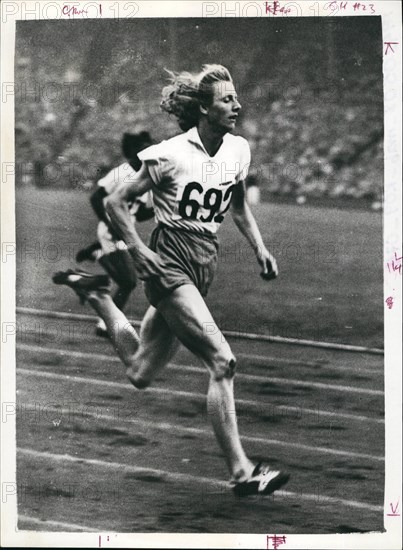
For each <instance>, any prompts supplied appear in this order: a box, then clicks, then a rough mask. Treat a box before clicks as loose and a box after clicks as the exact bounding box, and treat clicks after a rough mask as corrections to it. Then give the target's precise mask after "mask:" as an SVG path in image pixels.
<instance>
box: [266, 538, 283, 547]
mask: <svg viewBox="0 0 403 550" xmlns="http://www.w3.org/2000/svg"><path fill="white" fill-rule="evenodd" d="M266 542H267V548H278V547H279V546H281V545H282V544H285V542H286V538H285V536H284V535H281V536H280V535H267V537H266Z"/></svg>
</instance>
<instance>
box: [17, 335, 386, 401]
mask: <svg viewBox="0 0 403 550" xmlns="http://www.w3.org/2000/svg"><path fill="white" fill-rule="evenodd" d="M17 349H21V350H26V351H37V352H39V353H41V352H43V353H55V352H58V353H59V354H61V355H63V354H65V355H68V356H69V357H76V358H77V359H94V360H96V361H107V362H109V363H110V362H114V363H115V362H119V363H120V360H119V359H118V358H116V357H114V356H109V355H102V354H100V353H88V352H82V351H70V350H66V351H64V350H55V349H54V348H39V347H38V346H31V345H30V344H19V345H18V346H17ZM168 368H170V369H171V370H175V371H177V372H193V373H196V374H203V375H206V374H207V371H206V369H203V368H201V367H190V366H187V365H177V364H176V363H169V365H168ZM236 376H237V378H238V379H239V380H245V381H249V382H256V383H257V384H269V383H274V384H281V385H284V386H301V387H305V388H317V389H321V390H329V391H340V392H346V393H361V394H365V395H379V396H382V397H383V394H384V392H383V391H382V390H370V389H366V388H357V387H355V386H339V385H336V384H323V383H322V382H311V381H309V382H305V381H303V380H294V379H290V378H276V377H272V376H270V377H269V376H267V377H266V376H258V375H255V374H242V373H239V374H237V375H236Z"/></svg>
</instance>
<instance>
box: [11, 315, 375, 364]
mask: <svg viewBox="0 0 403 550" xmlns="http://www.w3.org/2000/svg"><path fill="white" fill-rule="evenodd" d="M17 313H21V314H26V315H42V316H45V317H53V318H54V319H70V320H73V319H74V320H77V321H96V319H97V318H96V317H95V315H85V314H82V313H81V314H80V313H67V312H64V311H49V310H46V309H35V308H29V307H17ZM129 321H130V322H131V323H132V324H133V325H134V326H136V327H139V326H140V323H141V322H140V321H138V320H136V319H129ZM222 333H223V334H224V335H225V336H228V337H229V338H236V339H237V340H241V339H246V340H255V341H257V342H275V343H279V344H291V345H297V346H307V347H314V348H324V349H330V350H336V351H351V352H359V353H369V354H374V355H384V350H383V349H381V348H368V347H366V346H353V345H350V344H337V343H332V342H320V341H317V340H305V339H302V340H300V339H298V338H286V337H284V336H268V335H266V334H251V333H248V332H236V331H233V330H223V331H222Z"/></svg>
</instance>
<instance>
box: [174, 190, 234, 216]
mask: <svg viewBox="0 0 403 550" xmlns="http://www.w3.org/2000/svg"><path fill="white" fill-rule="evenodd" d="M234 187H235V185H231V186H230V187H227V188H226V189H225V190H221V189H216V188H210V189H205V188H204V187H203V186H202V185H201V184H200V183H197V181H192V182H190V183H188V184H187V185H186V186H185V188H184V190H183V193H182V197H181V199H180V201H179V205H178V213H179V215H180V216H181V217H182V218H183V219H185V220H200V221H202V222H212V221H214V222H217V223H221V222H222V221H223V219H224V214H225V213H226V212H227V210H228V209H229V207H230V204H231V198H232V192H233V190H234Z"/></svg>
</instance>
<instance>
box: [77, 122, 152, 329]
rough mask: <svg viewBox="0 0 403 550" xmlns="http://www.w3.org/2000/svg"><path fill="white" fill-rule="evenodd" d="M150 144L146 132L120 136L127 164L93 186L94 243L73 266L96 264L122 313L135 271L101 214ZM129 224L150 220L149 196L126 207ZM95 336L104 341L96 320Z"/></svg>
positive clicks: (127, 181)
mask: <svg viewBox="0 0 403 550" xmlns="http://www.w3.org/2000/svg"><path fill="white" fill-rule="evenodd" d="M151 144H152V140H151V137H150V135H149V133H148V132H140V133H139V134H129V133H125V134H123V138H122V153H123V156H124V157H125V158H126V160H127V162H124V163H123V164H121V165H119V166H117V167H116V168H114V169H113V170H110V171H109V172H107V173H106V174H105V175H104V176H103V177H102V178H101V179H100V180H99V181H98V184H97V189H96V191H95V192H94V193H93V194H92V195H91V198H90V201H91V205H92V207H93V210H94V212H95V213H96V215H97V216H98V219H99V222H98V228H97V236H98V240H97V241H96V242H94V243H93V244H91V245H90V246H88V247H86V248H83V249H82V250H79V252H78V253H77V256H76V260H77V262H79V263H80V262H83V261H85V260H87V261H98V262H99V263H100V264H101V265H102V267H103V268H104V269H105V271H106V272H107V273H108V274H109V275H110V276H111V278H112V279H113V281H114V282H115V283H116V285H117V289H116V291H115V294H114V297H113V301H114V302H115V304H116V306H117V307H118V308H119V309H121V310H123V309H124V307H125V306H126V304H127V301H128V299H129V296H130V294H131V292H132V291H133V290H134V289H135V288H136V286H137V276H136V269H135V265H134V262H133V259H132V257H131V255H130V254H129V253H128V251H127V246H126V245H125V243H124V242H123V241H122V240H121V239H119V237H118V236H117V235H116V233H115V231H114V230H113V229H112V227H111V224H110V220H109V216H108V214H107V213H106V212H105V203H104V201H105V198H106V197H108V195H110V194H111V193H112V192H113V191H114V190H115V189H116V188H117V187H118V186H119V185H121V184H123V185H124V184H130V182H131V181H132V179H133V177H134V175H135V174H136V172H137V171H138V170H139V169H140V167H141V161H140V159H139V158H138V156H137V154H138V153H139V152H140V151H142V150H143V149H145V148H146V147H149V146H150V145H151ZM130 216H131V219H132V223H135V222H136V221H138V222H141V221H145V220H148V219H150V218H152V217H153V216H154V209H153V205H152V196H151V193H145V194H144V195H142V196H140V197H136V199H135V200H133V201H132V203H131V204H130ZM95 331H96V334H97V335H98V336H104V337H107V336H108V333H107V329H106V325H105V323H104V321H103V320H102V319H101V318H99V319H98V321H97V324H96V329H95Z"/></svg>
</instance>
